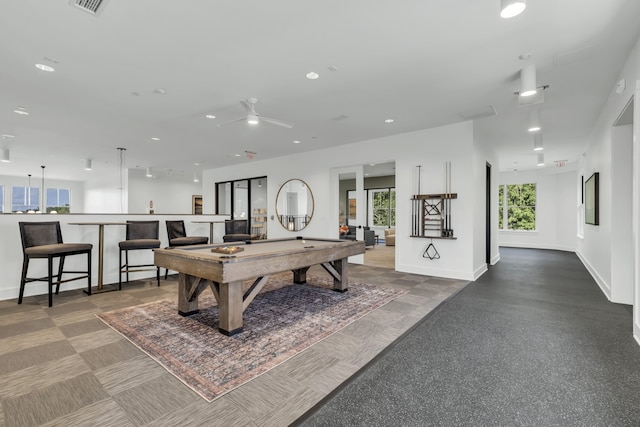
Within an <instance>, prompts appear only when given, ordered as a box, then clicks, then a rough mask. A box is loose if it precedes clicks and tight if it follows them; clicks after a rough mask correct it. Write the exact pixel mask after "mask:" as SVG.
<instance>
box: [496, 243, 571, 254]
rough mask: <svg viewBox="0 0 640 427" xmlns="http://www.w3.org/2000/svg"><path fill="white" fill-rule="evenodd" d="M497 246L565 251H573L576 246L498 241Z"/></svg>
mask: <svg viewBox="0 0 640 427" xmlns="http://www.w3.org/2000/svg"><path fill="white" fill-rule="evenodd" d="M498 246H501V247H504V248H525V249H550V250H552V251H565V252H575V251H576V248H570V247H568V246H560V245H537V244H533V245H532V244H528V243H512V242H508V243H499V244H498Z"/></svg>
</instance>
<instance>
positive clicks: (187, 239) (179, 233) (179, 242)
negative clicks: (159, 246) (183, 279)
mask: <svg viewBox="0 0 640 427" xmlns="http://www.w3.org/2000/svg"><path fill="white" fill-rule="evenodd" d="M166 226H167V237H168V238H169V246H171V247H176V246H189V245H203V244H207V243H209V238H208V237H206V236H187V232H186V230H185V228H184V221H166ZM168 275H169V269H168V268H167V269H166V270H165V271H164V278H165V280H166V279H167V276H168Z"/></svg>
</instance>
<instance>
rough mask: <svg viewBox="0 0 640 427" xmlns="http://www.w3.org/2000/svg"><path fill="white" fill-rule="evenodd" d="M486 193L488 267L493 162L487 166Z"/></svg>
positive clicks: (489, 261)
mask: <svg viewBox="0 0 640 427" xmlns="http://www.w3.org/2000/svg"><path fill="white" fill-rule="evenodd" d="M485 191H486V195H485V199H486V200H485V204H486V207H485V236H486V237H485V243H486V247H485V262H486V263H487V268H488V267H489V266H490V265H491V164H490V163H489V162H487V166H486V188H485Z"/></svg>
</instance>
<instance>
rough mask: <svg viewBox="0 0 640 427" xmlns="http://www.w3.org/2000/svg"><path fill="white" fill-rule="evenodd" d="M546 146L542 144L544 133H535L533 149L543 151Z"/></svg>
mask: <svg viewBox="0 0 640 427" xmlns="http://www.w3.org/2000/svg"><path fill="white" fill-rule="evenodd" d="M542 150H544V147H543V146H542V134H541V133H537V134H535V135H533V151H542Z"/></svg>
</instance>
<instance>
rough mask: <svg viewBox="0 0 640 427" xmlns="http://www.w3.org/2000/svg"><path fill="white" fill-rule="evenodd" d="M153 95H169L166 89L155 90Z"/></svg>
mask: <svg viewBox="0 0 640 427" xmlns="http://www.w3.org/2000/svg"><path fill="white" fill-rule="evenodd" d="M153 93H156V94H158V95H164V94H165V93H167V91H166V89H154V91H153Z"/></svg>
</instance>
